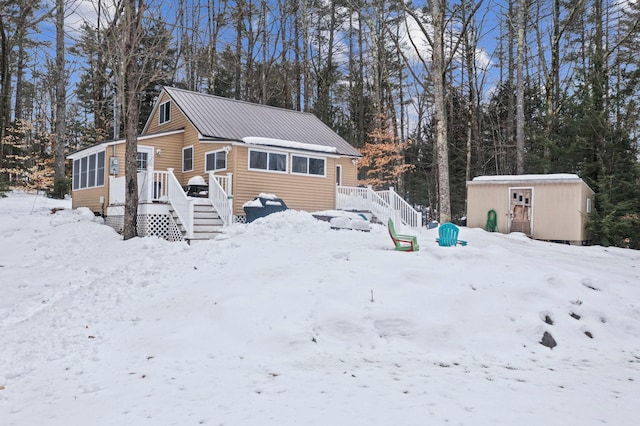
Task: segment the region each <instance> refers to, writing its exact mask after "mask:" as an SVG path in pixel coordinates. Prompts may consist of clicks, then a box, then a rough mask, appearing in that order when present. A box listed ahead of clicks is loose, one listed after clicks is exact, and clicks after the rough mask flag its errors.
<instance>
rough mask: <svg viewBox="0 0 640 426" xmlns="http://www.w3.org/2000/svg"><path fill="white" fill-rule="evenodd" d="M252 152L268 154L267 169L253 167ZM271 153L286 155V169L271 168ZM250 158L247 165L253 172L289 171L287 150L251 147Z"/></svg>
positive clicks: (284, 172) (285, 172) (282, 172)
mask: <svg viewBox="0 0 640 426" xmlns="http://www.w3.org/2000/svg"><path fill="white" fill-rule="evenodd" d="M252 152H260V153H264V154H267V168H266V169H260V168H255V167H251V153H252ZM271 155H282V156H284V170H270V169H269V162H270V157H271ZM248 160H249V161H248V162H247V167H248V169H249V170H251V171H253V172H265V173H278V174H287V173H289V154H288V153H286V152H280V151H269V150H264V149H249V157H248Z"/></svg>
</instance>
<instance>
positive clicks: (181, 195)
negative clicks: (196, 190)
mask: <svg viewBox="0 0 640 426" xmlns="http://www.w3.org/2000/svg"><path fill="white" fill-rule="evenodd" d="M167 172H168V177H167V198H168V199H169V203H171V206H172V207H173V210H174V211H175V213H176V215H177V216H178V218H179V219H180V221H181V222H182V226H184V229H185V238H187V239H190V238H193V201H194V200H193V199H192V198H191V197H188V196H187V194H186V192H184V189H183V188H182V185H180V182H178V179H177V178H176V176H175V175H174V174H173V169H172V168H169V169H167Z"/></svg>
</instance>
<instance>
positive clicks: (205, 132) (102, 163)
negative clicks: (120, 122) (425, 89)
mask: <svg viewBox="0 0 640 426" xmlns="http://www.w3.org/2000/svg"><path fill="white" fill-rule="evenodd" d="M124 154H125V141H124V140H116V141H109V142H104V143H100V144H97V145H94V146H91V147H88V148H85V149H83V150H81V151H78V152H75V153H73V154H71V155H69V156H68V158H69V159H70V160H72V162H73V187H72V199H73V207H74V208H77V207H88V208H90V209H91V210H92V211H94V212H95V213H96V214H100V215H102V216H104V217H105V219H106V222H107V223H108V224H109V225H111V226H113V227H114V228H116V229H118V230H120V229H121V228H122V224H123V215H124V207H123V206H124V194H125V187H124ZM360 157H361V155H360V153H359V152H358V151H357V150H356V149H355V148H353V147H352V146H351V145H350V144H349V143H348V142H347V141H345V140H344V139H343V138H341V137H340V136H339V135H337V134H336V133H335V132H333V131H332V130H331V129H330V128H329V127H328V126H326V125H325V124H324V123H322V121H320V120H319V119H318V118H316V117H315V116H314V115H312V114H309V113H304V112H298V111H291V110H286V109H281V108H275V107H271V106H265V105H259V104H253V103H249V102H243V101H237V100H232V99H227V98H221V97H218V96H213V95H206V94H201V93H196V92H191V91H187V90H182V89H176V88H171V87H165V88H164V89H163V90H162V92H161V93H160V95H159V97H158V100H157V102H156V104H155V106H154V108H153V110H152V112H151V115H150V116H149V118H148V120H147V123H146V125H145V127H144V129H143V131H142V133H141V134H140V135H139V136H138V152H137V160H138V170H139V173H138V191H139V198H140V201H139V202H140V204H139V206H138V221H137V223H138V234H139V235H149V234H153V235H160V236H162V237H164V238H167V239H169V240H181V239H188V240H190V239H196V238H211V237H213V236H215V233H216V232H219V230H220V227H221V226H224V225H228V224H230V223H232V222H242V221H243V220H244V219H245V212H244V210H243V205H244V204H245V203H246V202H248V201H251V200H253V199H254V198H255V197H257V196H258V195H259V194H261V193H268V194H275V195H277V196H278V197H280V198H282V199H283V200H284V201H285V202H286V205H287V206H288V207H289V208H292V209H296V210H305V211H322V210H332V209H339V208H351V209H356V208H361V209H369V210H372V211H375V210H376V209H377V213H378V215H379V216H381V217H382V218H383V219H385V220H386V216H389V215H398V214H400V213H397V211H398V209H399V207H395V208H391V205H393V206H400V205H401V204H402V202H403V201H404V200H401V201H397V200H396V198H399V197H397V194H395V193H394V192H393V190H391V192H390V193H389V192H388V191H387V192H386V193H380V194H376V193H374V194H373V195H372V194H370V192H373V191H371V189H370V188H357V161H358V159H359V158H360ZM195 180H199V181H200V183H201V184H202V183H204V187H202V186H201V187H200V188H199V189H200V191H199V192H198V193H197V194H194V193H190V194H187V193H186V192H185V188H186V187H188V186H189V184H190V182H194V181H195ZM190 195H202V196H201V197H198V196H196V197H194V196H190ZM375 197H377V198H376V200H377V199H378V198H379V199H380V200H382V204H380V203H378V204H379V205H377V206H376V205H371V203H372V202H371V201H370V200H372V199H374V198H375ZM384 197H386V201H385V200H384V199H383V198H384ZM389 197H392V198H393V199H389ZM391 203H393V204H391ZM405 204H406V203H405ZM414 212H415V211H414ZM414 212H412V213H411V214H412V215H413V216H411V217H410V218H405V217H407V215H406V214H405V213H401V217H400V219H401V220H403V223H406V224H408V225H409V226H414V225H415V226H419V225H417V224H418V223H419V221H420V218H419V217H418V216H417V213H414ZM403 218H405V219H403ZM196 234H197V235H196Z"/></svg>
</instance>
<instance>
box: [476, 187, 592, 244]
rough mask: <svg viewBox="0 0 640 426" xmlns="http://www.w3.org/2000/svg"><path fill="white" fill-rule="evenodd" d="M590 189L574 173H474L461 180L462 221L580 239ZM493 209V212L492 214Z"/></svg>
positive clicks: (585, 236)
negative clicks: (463, 189)
mask: <svg viewBox="0 0 640 426" xmlns="http://www.w3.org/2000/svg"><path fill="white" fill-rule="evenodd" d="M593 196H594V192H593V190H592V189H591V188H589V186H588V185H587V184H586V183H585V182H584V181H583V180H582V179H580V178H579V177H578V176H577V175H574V174H546V175H545V174H540V175H499V176H478V177H476V178H474V179H473V180H471V181H468V182H467V226H468V227H473V228H485V227H486V226H487V220H488V219H491V218H492V217H493V218H495V220H496V222H497V223H496V229H495V230H496V231H498V232H502V233H510V232H522V233H524V234H526V235H528V236H529V237H531V238H534V239H537V240H550V241H563V242H568V243H571V244H584V243H585V242H587V241H588V240H589V238H588V234H587V231H586V223H587V218H588V215H589V214H590V213H591V208H592V205H593ZM494 212H495V214H494Z"/></svg>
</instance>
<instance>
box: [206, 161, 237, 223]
mask: <svg viewBox="0 0 640 426" xmlns="http://www.w3.org/2000/svg"><path fill="white" fill-rule="evenodd" d="M231 188H233V182H232V174H231V173H228V174H227V175H226V176H222V175H214V174H213V173H209V199H210V200H211V202H212V203H213V207H215V209H216V210H217V211H218V214H219V215H220V218H221V219H222V221H223V222H224V224H225V225H230V224H231V223H232V222H233V193H232V192H231V191H232V190H231Z"/></svg>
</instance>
